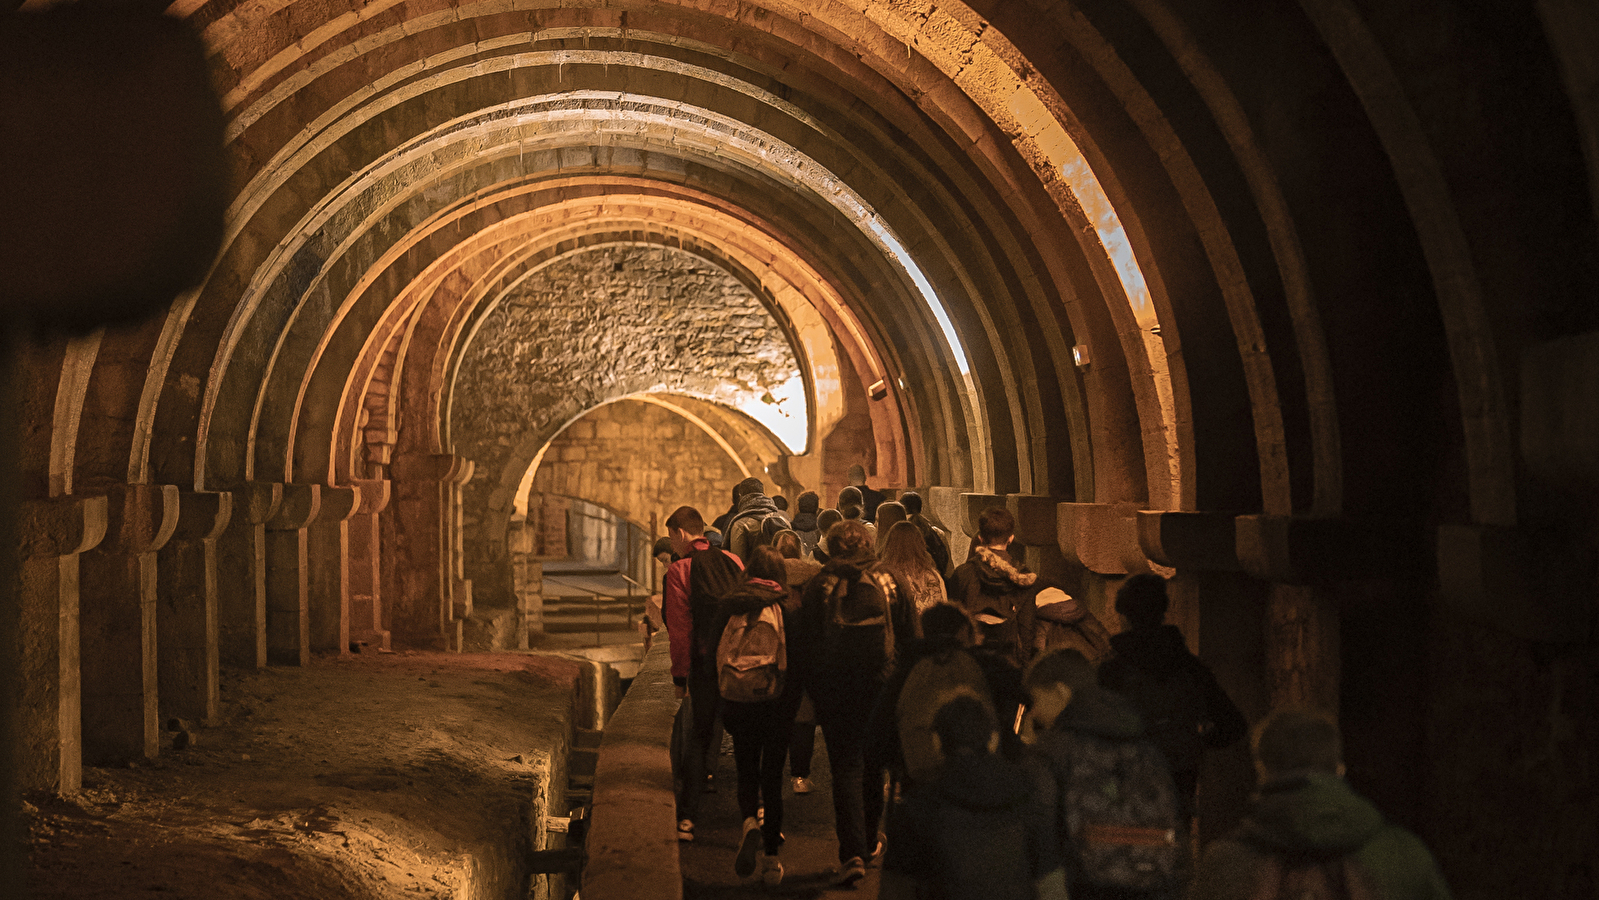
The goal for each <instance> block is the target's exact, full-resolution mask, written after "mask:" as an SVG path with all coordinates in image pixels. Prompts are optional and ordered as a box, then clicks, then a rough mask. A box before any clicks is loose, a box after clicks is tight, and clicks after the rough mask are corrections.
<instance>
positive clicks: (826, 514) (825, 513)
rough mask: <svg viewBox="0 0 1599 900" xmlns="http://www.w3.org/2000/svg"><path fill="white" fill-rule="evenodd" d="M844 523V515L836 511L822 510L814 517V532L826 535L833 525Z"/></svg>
mask: <svg viewBox="0 0 1599 900" xmlns="http://www.w3.org/2000/svg"><path fill="white" fill-rule="evenodd" d="M842 521H844V514H843V513H841V512H839V511H838V510H836V509H824V510H822V511H821V512H820V513H817V515H816V530H817V531H820V532H821V533H822V534H827V533H828V532H829V531H831V530H832V528H833V526H834V525H837V524H838V523H840V522H842Z"/></svg>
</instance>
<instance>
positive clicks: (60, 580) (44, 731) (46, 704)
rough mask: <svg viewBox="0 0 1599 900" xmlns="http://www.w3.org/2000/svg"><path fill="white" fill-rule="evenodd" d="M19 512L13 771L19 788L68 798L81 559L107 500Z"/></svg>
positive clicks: (73, 782) (77, 716) (100, 535)
mask: <svg viewBox="0 0 1599 900" xmlns="http://www.w3.org/2000/svg"><path fill="white" fill-rule="evenodd" d="M19 511H20V513H21V516H20V519H19V521H18V523H17V525H18V527H17V537H18V539H19V542H20V545H21V546H20V552H19V554H18V557H19V558H18V576H19V578H18V581H19V584H18V590H17V599H18V602H19V613H20V615H19V617H18V618H19V622H18V624H19V626H20V628H19V630H18V635H17V636H18V638H19V643H20V647H19V648H18V649H19V650H20V653H19V655H18V659H19V661H20V663H21V669H20V671H19V672H18V675H19V676H20V677H19V678H18V679H17V682H16V688H17V689H18V691H19V692H20V696H18V697H17V704H16V708H17V710H18V716H17V723H16V725H17V731H16V734H17V737H18V743H17V747H16V756H15V757H14V760H13V765H15V766H16V772H17V782H18V784H19V786H20V787H21V788H22V789H23V790H44V791H59V792H61V793H64V794H65V793H72V792H74V791H76V790H78V789H79V788H80V787H82V786H83V738H82V736H83V707H82V684H81V682H80V681H79V659H80V655H79V650H78V648H79V638H78V634H79V632H78V563H79V554H81V553H83V552H84V551H86V550H90V549H92V548H93V547H95V546H96V545H98V544H99V543H100V542H101V541H102V540H103V539H104V538H105V534H106V527H107V525H108V522H107V518H108V504H107V502H106V498H104V497H58V498H55V499H52V500H34V501H29V502H24V503H22V504H21V508H20V510H19Z"/></svg>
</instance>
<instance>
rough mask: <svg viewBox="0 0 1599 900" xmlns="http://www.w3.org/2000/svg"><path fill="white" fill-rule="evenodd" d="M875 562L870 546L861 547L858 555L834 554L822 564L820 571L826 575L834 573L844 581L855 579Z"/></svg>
mask: <svg viewBox="0 0 1599 900" xmlns="http://www.w3.org/2000/svg"><path fill="white" fill-rule="evenodd" d="M875 562H877V554H875V553H873V552H872V550H871V548H870V547H867V548H865V549H863V550H862V551H861V552H860V555H858V556H847V557H846V556H835V557H833V558H832V559H829V560H828V561H827V565H825V566H822V571H823V572H825V573H827V574H828V575H836V576H838V577H839V578H842V579H844V580H845V581H855V580H857V579H859V578H860V577H861V573H862V572H864V571H866V569H867V568H868V567H870V566H871V565H872V563H875Z"/></svg>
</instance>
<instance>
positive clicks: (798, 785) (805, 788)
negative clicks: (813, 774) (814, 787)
mask: <svg viewBox="0 0 1599 900" xmlns="http://www.w3.org/2000/svg"><path fill="white" fill-rule="evenodd" d="M810 792H811V780H810V779H809V778H806V777H805V776H804V775H800V776H798V777H796V778H795V779H794V793H796V794H809V793H810Z"/></svg>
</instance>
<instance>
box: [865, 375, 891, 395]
mask: <svg viewBox="0 0 1599 900" xmlns="http://www.w3.org/2000/svg"><path fill="white" fill-rule="evenodd" d="M866 393H867V395H868V396H870V397H871V398H872V399H873V400H881V399H883V398H884V397H887V396H888V382H886V381H884V380H883V379H881V378H879V379H878V380H876V381H874V382H872V386H871V387H869V388H867V389H866Z"/></svg>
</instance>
